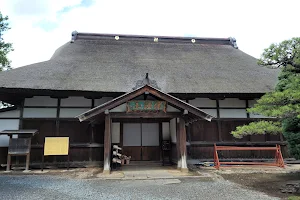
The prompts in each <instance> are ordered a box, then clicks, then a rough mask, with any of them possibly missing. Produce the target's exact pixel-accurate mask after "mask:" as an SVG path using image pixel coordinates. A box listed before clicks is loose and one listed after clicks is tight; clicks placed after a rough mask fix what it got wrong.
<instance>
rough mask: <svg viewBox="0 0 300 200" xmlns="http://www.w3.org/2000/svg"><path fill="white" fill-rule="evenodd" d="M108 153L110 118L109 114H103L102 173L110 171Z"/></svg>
mask: <svg viewBox="0 0 300 200" xmlns="http://www.w3.org/2000/svg"><path fill="white" fill-rule="evenodd" d="M110 154H111V118H110V115H109V114H108V115H106V116H105V132H104V167H103V173H106V174H109V173H110Z"/></svg>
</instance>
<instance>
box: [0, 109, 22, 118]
mask: <svg viewBox="0 0 300 200" xmlns="http://www.w3.org/2000/svg"><path fill="white" fill-rule="evenodd" d="M5 117H20V110H10V111H6V112H0V118H5Z"/></svg>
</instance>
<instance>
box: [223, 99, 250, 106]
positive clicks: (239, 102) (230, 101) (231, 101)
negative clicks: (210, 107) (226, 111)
mask: <svg viewBox="0 0 300 200" xmlns="http://www.w3.org/2000/svg"><path fill="white" fill-rule="evenodd" d="M219 105H220V107H226V108H228V107H235V108H237V107H246V101H245V100H240V99H238V98H226V99H224V100H219Z"/></svg>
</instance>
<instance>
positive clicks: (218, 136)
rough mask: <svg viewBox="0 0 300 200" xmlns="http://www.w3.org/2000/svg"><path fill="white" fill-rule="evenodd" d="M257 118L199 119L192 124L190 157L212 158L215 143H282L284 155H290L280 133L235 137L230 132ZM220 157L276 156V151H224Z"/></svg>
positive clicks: (272, 144) (270, 144)
mask: <svg viewBox="0 0 300 200" xmlns="http://www.w3.org/2000/svg"><path fill="white" fill-rule="evenodd" d="M255 120H256V119H231V120H230V119H216V120H213V121H212V122H208V121H204V120H201V121H198V122H195V123H193V124H192V125H190V128H189V129H190V132H189V135H190V143H191V145H190V146H189V147H188V153H189V158H192V159H212V158H213V144H214V143H218V144H220V145H240V146H246V145H247V146H275V143H278V144H284V145H282V151H283V155H284V157H288V154H287V148H286V145H285V142H283V140H282V136H280V135H269V134H267V135H252V136H246V137H243V138H242V139H237V138H234V137H233V136H232V135H231V134H230V132H231V131H233V130H235V128H236V127H237V126H241V125H244V124H249V123H250V122H253V121H255ZM219 154H220V155H219V156H220V158H274V152H272V151H271V152H268V151H252V152H250V151H222V152H220V153H219Z"/></svg>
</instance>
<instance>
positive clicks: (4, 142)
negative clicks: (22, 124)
mask: <svg viewBox="0 0 300 200" xmlns="http://www.w3.org/2000/svg"><path fill="white" fill-rule="evenodd" d="M18 129H19V120H18V119H0V131H3V130H18ZM8 143H9V137H8V136H6V135H1V136H0V147H8Z"/></svg>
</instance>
